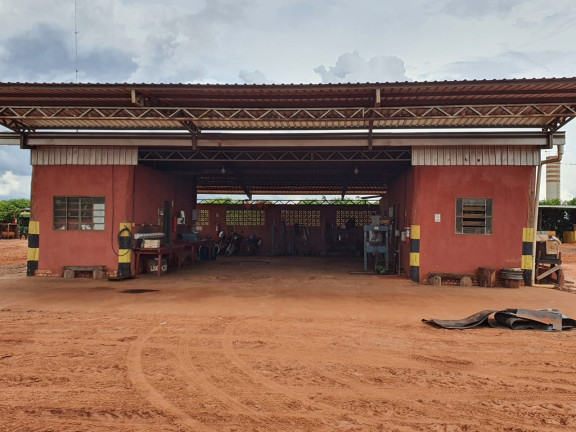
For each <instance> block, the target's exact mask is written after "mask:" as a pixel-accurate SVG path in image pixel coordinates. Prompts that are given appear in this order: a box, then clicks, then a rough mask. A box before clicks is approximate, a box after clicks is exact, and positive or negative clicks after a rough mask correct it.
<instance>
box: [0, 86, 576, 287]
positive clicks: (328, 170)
mask: <svg viewBox="0 0 576 432" xmlns="http://www.w3.org/2000/svg"><path fill="white" fill-rule="evenodd" d="M575 103H576V79H573V78H572V79H540V80H501V81H462V82H457V81H455V82H432V83H373V84H335V85H250V86H247V85H131V84H117V85H110V84H7V83H3V84H0V125H2V126H5V127H7V128H9V129H12V131H13V132H10V133H3V134H0V143H3V144H19V145H20V146H21V147H22V148H25V149H30V151H31V163H32V166H33V177H32V209H31V212H32V217H31V223H30V234H31V236H30V249H29V250H30V252H29V274H30V275H33V274H37V275H56V276H60V275H62V272H63V267H65V266H78V267H81V266H96V265H98V266H105V271H106V273H107V275H108V276H117V275H118V274H120V276H121V275H122V274H124V273H126V272H127V273H128V274H133V273H134V271H135V268H134V265H135V264H134V259H133V257H132V253H131V248H132V245H131V244H130V242H129V240H132V238H133V236H134V235H135V234H141V233H143V232H150V231H160V232H164V234H165V241H166V242H167V243H173V242H176V241H178V240H180V239H181V238H182V234H184V233H185V232H186V231H187V230H188V229H189V228H188V225H190V221H191V220H192V219H193V218H194V219H195V220H199V222H198V223H199V224H200V225H203V228H204V229H203V231H202V232H200V233H199V235H200V237H206V236H207V235H211V236H214V237H215V236H216V235H217V227H218V229H220V230H226V229H227V228H228V226H230V228H232V226H233V227H234V229H235V230H243V231H244V235H249V234H258V235H260V236H263V237H265V238H266V237H275V236H276V234H273V232H277V233H280V232H281V231H279V227H280V225H281V224H284V226H285V227H284V228H283V229H284V230H288V231H289V232H293V233H295V232H296V231H294V227H295V226H296V228H298V227H300V226H303V227H306V229H307V230H308V233H309V234H308V235H309V239H310V240H309V242H307V247H308V248H309V253H314V254H317V255H329V254H330V252H331V250H333V249H334V248H335V247H336V246H335V243H334V242H336V241H337V242H339V243H342V244H341V245H340V246H342V247H343V248H345V247H346V245H347V243H346V242H347V241H348V243H349V244H348V245H351V244H352V243H353V242H359V241H360V242H361V238H360V237H361V235H362V229H361V226H362V225H364V224H366V223H367V220H368V217H369V216H370V215H371V214H372V213H375V212H378V213H380V215H381V217H382V218H383V220H385V221H386V223H388V224H389V225H388V226H389V228H390V242H389V246H390V249H389V251H390V255H391V256H396V257H397V258H395V259H394V265H393V267H394V270H395V271H397V272H399V273H401V272H403V273H405V274H406V275H410V276H411V277H412V279H413V280H416V281H423V280H425V279H426V278H427V277H428V274H429V273H430V272H434V271H441V272H457V273H475V272H476V270H477V269H478V267H494V268H501V267H521V268H523V269H524V270H526V271H527V272H528V273H526V274H525V276H526V275H528V276H529V272H531V270H532V269H533V253H532V250H533V238H534V230H535V227H536V220H535V214H536V213H535V211H534V209H535V208H536V203H537V202H538V185H539V182H540V175H541V164H542V161H541V159H540V152H541V150H542V149H549V148H552V147H554V146H558V148H559V154H560V155H561V151H562V147H563V145H564V134H563V133H562V132H558V130H559V128H561V127H562V126H563V125H564V124H565V123H566V122H567V121H569V120H571V119H572V118H573V117H574V116H576V109H575ZM450 128H452V129H454V128H458V131H455V132H447V131H446V129H450ZM466 128H468V129H474V130H475V131H473V132H472V131H470V132H463V131H462V130H463V129H466ZM479 128H484V129H485V130H486V131H484V132H477V131H476V130H477V129H479ZM490 128H491V129H493V131H490ZM503 128H510V129H515V130H517V129H519V128H522V131H521V132H517V131H513V132H511V131H505V132H502V131H501V130H502V129H503ZM392 129H393V130H394V131H391V130H392ZM415 129H426V131H425V132H416V131H414V130H415ZM494 129H498V130H497V131H496V130H494ZM310 130H314V131H315V132H316V133H310V132H309V131H310ZM326 130H330V132H327V131H326ZM383 130H388V131H386V132H383ZM530 130H532V131H530ZM320 131H322V132H320ZM407 131H409V132H407ZM239 132H243V133H239ZM246 132H250V133H246ZM198 194H244V195H246V196H247V198H248V199H249V200H251V199H252V198H253V195H254V197H256V196H257V195H258V194H271V195H285V194H291V195H299V194H302V195H303V194H309V195H317V196H318V195H331V194H334V195H340V196H342V197H346V196H348V197H350V196H358V195H374V196H381V197H382V198H381V199H380V202H379V204H378V206H369V205H366V206H356V207H353V206H346V205H343V204H338V205H332V206H326V205H324V206H322V205H319V204H310V205H308V206H302V205H301V206H297V207H294V206H292V207H289V206H283V205H274V204H271V203H258V202H253V201H247V202H246V205H238V204H219V205H216V204H201V203H200V204H199V203H198V199H197V197H198ZM354 212H356V213H354ZM182 216H184V218H183V217H182ZM346 217H347V219H346ZM288 219H289V220H290V221H291V225H290V224H289V223H288V222H287V221H288ZM349 220H354V223H355V224H356V226H355V229H353V230H351V231H349V232H339V230H342V229H346V228H348V229H350V227H346V226H345V225H346V221H349ZM200 222H202V223H200ZM242 223H244V224H246V225H244V226H242V225H241V224H242ZM239 224H240V225H239ZM123 228H127V229H126V230H123ZM274 230H276V231H274ZM290 230H291V231H290ZM352 233H353V234H352ZM278 235H279V236H280V235H281V234H278ZM279 238H280V237H279ZM277 240H278V239H277ZM279 242H280V240H278V243H279ZM285 243H286V242H285ZM284 247H285V248H286V249H285V250H284V252H285V251H286V250H287V246H286V244H284ZM275 248H276V245H271V244H270V243H269V244H268V245H267V246H266V247H264V248H263V253H269V254H275V253H276V252H277V251H276V250H275ZM291 252H292V253H294V252H295V251H294V250H292V251H291ZM528 281H529V277H528V280H527V282H528Z"/></svg>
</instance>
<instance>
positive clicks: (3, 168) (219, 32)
mask: <svg viewBox="0 0 576 432" xmlns="http://www.w3.org/2000/svg"><path fill="white" fill-rule="evenodd" d="M574 41H576V1H574V0H554V1H550V0H433V1H429V0H402V1H398V0H165V1H161V0H156V1H152V0H76V7H75V1H74V0H0V81H1V82H43V83H50V82H55V83H66V82H76V81H78V82H81V83H222V84H230V83H241V84H243V83H246V84H263V83H276V84H282V83H338V82H352V83H355V82H395V81H437V80H464V79H466V80H473V79H503V78H552V77H574V76H576V44H575V43H574ZM561 130H563V131H566V135H567V145H566V149H565V150H566V152H565V155H564V160H563V164H562V191H561V198H562V199H564V200H568V199H571V198H573V197H575V196H576V120H573V121H572V122H570V123H568V125H566V126H565V127H564V128H562V129H561ZM0 131H2V130H1V129H0ZM29 159H30V155H29V151H27V150H21V149H19V148H18V147H9V146H0V200H3V199H11V198H21V197H29V195H30V174H31V167H30V163H29Z"/></svg>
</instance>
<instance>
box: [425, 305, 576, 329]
mask: <svg viewBox="0 0 576 432" xmlns="http://www.w3.org/2000/svg"><path fill="white" fill-rule="evenodd" d="M422 321H423V322H425V323H428V324H431V325H436V326H438V327H441V328H445V329H460V330H464V329H469V328H474V327H478V326H480V325H486V326H490V327H494V328H496V327H500V328H510V329H512V330H544V331H561V330H571V329H574V328H576V320H574V319H572V318H568V317H567V316H565V315H562V312H560V311H559V310H558V309H538V310H531V309H504V310H483V311H480V312H477V313H475V314H473V315H470V316H469V317H466V318H463V319H458V320H440V319H434V318H432V319H423V320H422Z"/></svg>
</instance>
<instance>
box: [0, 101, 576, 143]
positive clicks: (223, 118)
mask: <svg viewBox="0 0 576 432" xmlns="http://www.w3.org/2000/svg"><path fill="white" fill-rule="evenodd" d="M574 117H576V104H575V105H568V104H544V105H538V104H515V105H508V104H499V105H454V106H441V105H430V106H409V105H407V106H401V107H371V108H364V107H343V108H297V109H292V108H266V109H263V108H182V107H163V108H142V107H124V108H116V107H99V108H94V107H34V106H25V107H6V106H4V107H0V124H1V125H2V126H5V127H7V128H9V129H12V130H15V131H18V132H22V131H34V130H36V129H67V128H76V129H119V130H121V129H128V130H138V129H160V130H162V129H166V130H178V129H180V130H188V131H189V132H191V133H192V135H193V136H194V137H197V136H198V134H199V132H200V130H202V129H206V130H218V129H237V130H258V129H266V130H270V129H298V130H307V129H370V130H372V129H379V128H434V127H541V128H542V129H543V130H547V131H551V132H554V131H556V130H557V129H558V128H559V127H561V126H563V125H564V124H566V123H567V122H568V121H570V120H571V119H572V118H574Z"/></svg>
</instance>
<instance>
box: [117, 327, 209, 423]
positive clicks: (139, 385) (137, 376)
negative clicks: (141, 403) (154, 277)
mask: <svg viewBox="0 0 576 432" xmlns="http://www.w3.org/2000/svg"><path fill="white" fill-rule="evenodd" d="M161 327H162V326H161V325H159V326H155V327H152V328H151V329H150V330H148V331H147V332H146V333H144V334H140V335H139V336H138V338H137V339H136V340H135V341H134V342H133V343H132V344H131V346H130V349H129V351H128V357H127V359H126V366H127V368H128V378H129V379H130V381H131V382H132V384H133V385H134V387H135V388H136V389H138V391H140V393H141V394H142V395H143V396H144V397H145V398H146V400H147V401H148V402H149V403H150V404H151V405H152V406H153V407H155V408H158V409H159V410H161V411H162V412H165V413H169V415H170V416H172V417H173V418H174V420H175V421H176V423H179V424H181V425H183V426H184V427H185V428H192V430H194V431H198V430H205V429H204V428H203V425H202V424H201V423H200V422H198V421H196V420H194V419H193V418H192V417H190V416H189V415H188V414H187V413H186V412H185V411H184V410H182V409H180V408H179V407H177V406H176V405H174V404H173V403H171V402H170V401H169V400H167V399H166V398H165V397H164V396H162V394H161V393H160V392H159V391H157V390H156V389H155V388H154V386H153V385H152V384H151V383H150V381H148V379H147V378H146V374H145V372H144V368H143V365H142V352H143V350H144V346H145V345H146V341H147V340H148V339H149V338H150V337H151V336H152V334H153V333H154V332H155V331H156V330H158V329H159V328H161ZM166 420H167V421H169V420H170V419H169V418H167V419H166Z"/></svg>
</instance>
